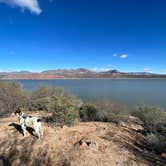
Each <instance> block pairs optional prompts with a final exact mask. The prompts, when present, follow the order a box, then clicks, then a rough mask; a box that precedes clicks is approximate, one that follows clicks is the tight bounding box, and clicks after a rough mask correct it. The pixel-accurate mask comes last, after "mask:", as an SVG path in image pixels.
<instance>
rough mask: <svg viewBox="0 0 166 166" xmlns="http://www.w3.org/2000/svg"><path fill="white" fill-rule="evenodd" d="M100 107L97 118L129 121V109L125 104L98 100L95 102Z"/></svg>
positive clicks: (106, 120) (111, 120) (110, 120)
mask: <svg viewBox="0 0 166 166" xmlns="http://www.w3.org/2000/svg"><path fill="white" fill-rule="evenodd" d="M95 104H96V107H97V109H98V115H97V120H98V121H104V122H113V123H119V122H120V121H125V122H126V121H127V120H128V116H129V111H128V109H127V107H126V106H125V105H123V104H119V103H115V102H111V101H107V100H105V101H98V102H96V103H95Z"/></svg>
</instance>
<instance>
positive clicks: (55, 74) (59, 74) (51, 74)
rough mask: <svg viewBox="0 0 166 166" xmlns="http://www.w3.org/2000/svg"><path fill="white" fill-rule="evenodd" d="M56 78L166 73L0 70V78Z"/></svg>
mask: <svg viewBox="0 0 166 166" xmlns="http://www.w3.org/2000/svg"><path fill="white" fill-rule="evenodd" d="M58 78H62V79H63V78H64V79H65V78H166V75H163V74H155V73H148V72H120V71H118V70H115V69H114V70H107V71H93V70H89V69H85V68H78V69H57V70H46V71H42V72H38V73H37V72H30V71H18V72H0V79H3V80H8V79H58Z"/></svg>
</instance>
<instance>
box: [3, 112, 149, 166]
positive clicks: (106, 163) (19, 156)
mask: <svg viewBox="0 0 166 166" xmlns="http://www.w3.org/2000/svg"><path fill="white" fill-rule="evenodd" d="M31 115H32V113H31ZM34 115H35V116H39V117H42V116H43V115H42V114H41V113H34ZM12 123H13V124H12ZM43 130H44V137H43V138H42V139H41V140H38V139H37V138H36V137H35V136H34V135H33V133H32V131H30V130H29V132H27V133H26V136H25V137H23V135H22V133H21V131H20V126H19V124H18V120H17V118H12V117H8V118H2V119H0V166H1V165H5V166H6V165H9V166H10V165H12V166H20V165H21V166H24V165H26V166H27V165H28V166H31V165H32V166H38V165H40V166H41V165H44V166H47V165H48V166H54V165H55V166H56V165H57V166H60V165H61V166H63V165H64V166H69V165H71V166H114V165H115V166H123V165H124V166H128V165H131V166H137V165H139V166H140V165H142V166H143V165H149V163H148V158H146V156H142V155H138V154H137V152H138V153H143V152H142V149H141V147H140V146H136V145H135V144H136V141H137V140H136V138H137V137H140V138H141V139H142V141H144V138H143V137H142V136H141V135H140V134H138V133H137V132H135V131H134V130H131V129H128V128H126V127H120V126H117V125H115V124H112V123H99V122H88V123H80V124H79V125H77V126H74V127H67V126H64V127H63V128H60V127H51V126H48V124H46V123H43ZM137 143H140V142H137ZM140 144H141V143H140Z"/></svg>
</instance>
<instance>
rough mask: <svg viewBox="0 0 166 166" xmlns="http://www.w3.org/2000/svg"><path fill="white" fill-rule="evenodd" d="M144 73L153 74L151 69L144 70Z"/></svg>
mask: <svg viewBox="0 0 166 166" xmlns="http://www.w3.org/2000/svg"><path fill="white" fill-rule="evenodd" d="M144 72H148V73H152V69H150V68H144Z"/></svg>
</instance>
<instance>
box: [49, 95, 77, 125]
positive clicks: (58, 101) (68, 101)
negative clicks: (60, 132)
mask: <svg viewBox="0 0 166 166" xmlns="http://www.w3.org/2000/svg"><path fill="white" fill-rule="evenodd" d="M78 106H79V105H78V102H77V100H75V99H74V98H73V97H71V96H66V95H64V96H60V97H57V96H53V97H52V98H51V101H50V103H49V104H48V106H47V109H48V111H50V112H52V116H51V117H50V119H49V120H50V121H52V122H55V123H56V124H61V125H69V126H70V125H74V124H75V123H76V122H78V120H79V111H78V108H79V107H78Z"/></svg>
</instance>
